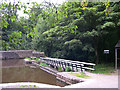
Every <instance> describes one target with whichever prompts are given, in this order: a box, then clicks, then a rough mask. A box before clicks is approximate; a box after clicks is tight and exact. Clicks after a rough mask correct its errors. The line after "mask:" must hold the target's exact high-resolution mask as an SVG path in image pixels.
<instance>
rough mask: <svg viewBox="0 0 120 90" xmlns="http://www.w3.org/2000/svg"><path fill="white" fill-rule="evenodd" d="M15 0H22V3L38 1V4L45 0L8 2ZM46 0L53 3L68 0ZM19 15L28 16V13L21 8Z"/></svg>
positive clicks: (8, 0)
mask: <svg viewBox="0 0 120 90" xmlns="http://www.w3.org/2000/svg"><path fill="white" fill-rule="evenodd" d="M3 1H4V0H3ZM14 1H15V2H17V1H20V2H22V3H27V2H29V3H31V2H37V3H38V4H40V3H42V2H43V1H44V0H7V2H11V3H13V2H14ZM45 1H48V2H52V3H54V4H62V3H63V2H64V1H66V0H45ZM18 15H19V17H21V16H24V17H28V16H27V15H26V14H23V11H22V10H21V11H18Z"/></svg>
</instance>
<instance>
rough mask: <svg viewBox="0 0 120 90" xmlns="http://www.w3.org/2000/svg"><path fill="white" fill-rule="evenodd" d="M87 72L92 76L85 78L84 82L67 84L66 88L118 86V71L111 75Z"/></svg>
mask: <svg viewBox="0 0 120 90" xmlns="http://www.w3.org/2000/svg"><path fill="white" fill-rule="evenodd" d="M85 73H86V74H87V75H88V76H90V77H89V78H87V79H84V82H82V83H77V84H73V85H69V86H65V87H64V88H118V71H117V72H116V73H113V74H111V75H104V74H94V73H89V72H85Z"/></svg>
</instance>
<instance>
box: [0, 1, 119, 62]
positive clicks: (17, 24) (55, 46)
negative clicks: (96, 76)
mask: <svg viewBox="0 0 120 90" xmlns="http://www.w3.org/2000/svg"><path fill="white" fill-rule="evenodd" d="M0 6H1V12H2V13H1V21H2V23H1V25H0V27H1V29H2V32H0V33H2V36H1V38H2V39H1V42H2V46H3V47H2V48H1V50H11V49H35V50H37V51H42V52H45V54H46V56H49V57H56V58H66V59H72V60H80V61H87V62H96V63H100V62H105V57H106V55H104V53H103V51H104V49H109V50H110V54H109V56H108V58H109V59H108V60H109V62H113V61H114V46H115V44H116V43H117V41H118V40H119V39H120V30H119V28H120V12H119V11H120V2H110V3H109V2H107V3H103V2H94V3H93V2H89V3H88V2H87V3H84V4H81V2H66V3H63V4H62V5H55V4H53V3H50V2H43V3H41V4H38V3H36V2H33V3H32V4H29V3H27V4H23V3H21V2H17V3H13V4H12V3H4V2H3V3H2V4H1V5H0ZM29 6H31V7H29ZM18 10H23V12H24V14H27V15H28V18H25V17H18V14H17V11H18Z"/></svg>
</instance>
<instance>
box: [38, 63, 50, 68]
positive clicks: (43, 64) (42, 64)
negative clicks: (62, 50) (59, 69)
mask: <svg viewBox="0 0 120 90" xmlns="http://www.w3.org/2000/svg"><path fill="white" fill-rule="evenodd" d="M40 65H41V66H45V67H48V66H49V65H47V64H45V63H40Z"/></svg>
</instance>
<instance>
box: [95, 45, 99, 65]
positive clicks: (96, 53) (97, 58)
mask: <svg viewBox="0 0 120 90" xmlns="http://www.w3.org/2000/svg"><path fill="white" fill-rule="evenodd" d="M95 56H96V61H95V63H96V64H98V63H99V56H98V50H97V47H95Z"/></svg>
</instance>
